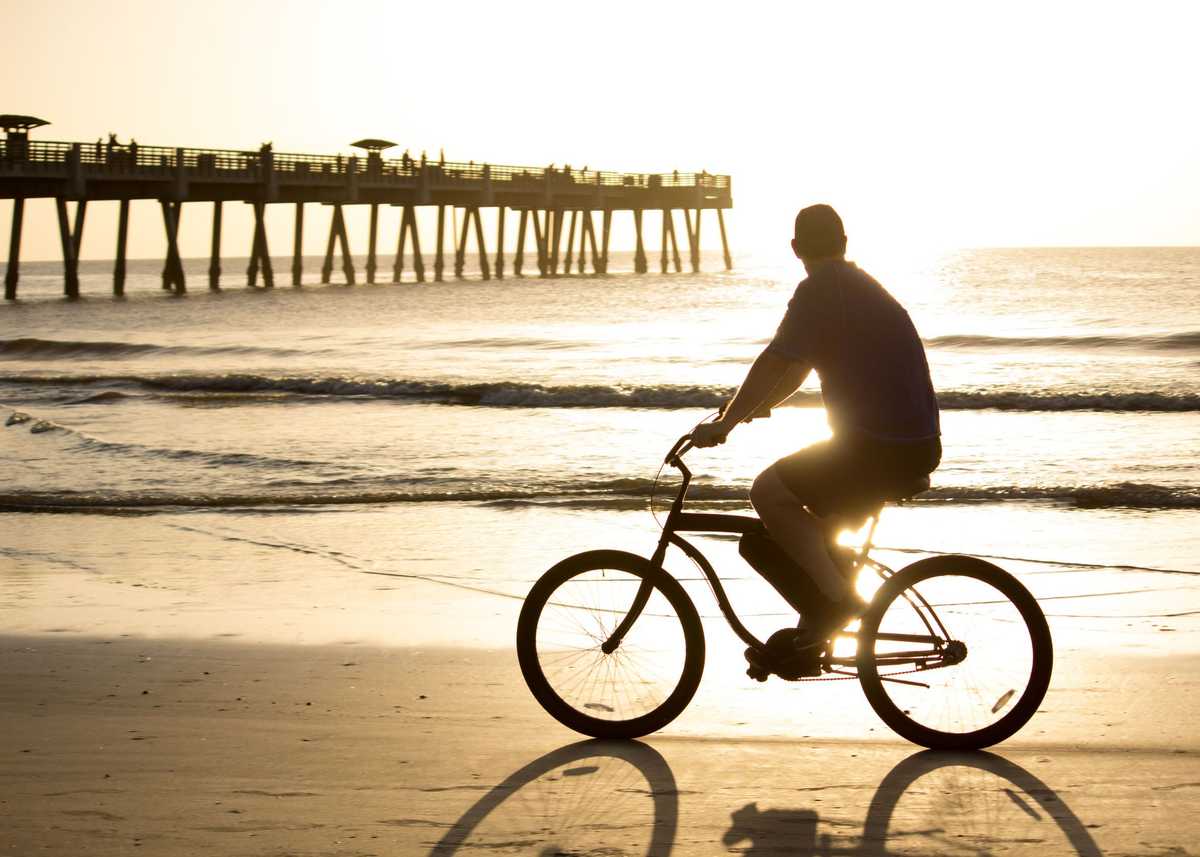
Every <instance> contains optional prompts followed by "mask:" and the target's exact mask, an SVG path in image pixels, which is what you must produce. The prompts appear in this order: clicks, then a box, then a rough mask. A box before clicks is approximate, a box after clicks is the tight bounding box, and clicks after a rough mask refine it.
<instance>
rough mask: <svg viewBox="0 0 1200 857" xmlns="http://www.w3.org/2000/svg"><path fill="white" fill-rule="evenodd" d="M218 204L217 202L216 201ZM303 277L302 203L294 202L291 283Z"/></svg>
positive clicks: (298, 282) (301, 279)
mask: <svg viewBox="0 0 1200 857" xmlns="http://www.w3.org/2000/svg"><path fill="white" fill-rule="evenodd" d="M218 204H219V203H218ZM303 279H304V203H302V202H298V203H296V218H295V223H294V224H293V226H292V285H293V286H298V285H300V283H301V282H303Z"/></svg>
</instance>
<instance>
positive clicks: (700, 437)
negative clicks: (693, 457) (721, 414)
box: [692, 421, 729, 449]
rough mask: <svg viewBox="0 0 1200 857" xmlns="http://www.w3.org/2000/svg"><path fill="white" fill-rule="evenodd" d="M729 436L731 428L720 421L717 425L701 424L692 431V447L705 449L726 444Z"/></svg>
mask: <svg viewBox="0 0 1200 857" xmlns="http://www.w3.org/2000/svg"><path fill="white" fill-rule="evenodd" d="M728 434H729V426H727V425H725V424H724V423H722V422H720V421H718V422H715V423H700V425H698V426H696V427H695V428H694V429H692V446H695V447H698V448H700V449H704V448H705V447H708V446H716V445H717V444H719V443H724V442H725V437H726V435H728Z"/></svg>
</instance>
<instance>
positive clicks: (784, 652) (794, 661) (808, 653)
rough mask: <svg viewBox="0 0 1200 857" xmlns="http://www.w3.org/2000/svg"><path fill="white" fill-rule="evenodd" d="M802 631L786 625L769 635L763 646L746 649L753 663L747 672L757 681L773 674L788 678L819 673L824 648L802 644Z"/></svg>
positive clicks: (748, 659) (747, 659) (796, 678)
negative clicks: (801, 647) (798, 645)
mask: <svg viewBox="0 0 1200 857" xmlns="http://www.w3.org/2000/svg"><path fill="white" fill-rule="evenodd" d="M802 634H803V632H802V631H801V630H800V629H798V628H782V629H780V630H778V631H776V632H775V633H774V634H772V635H771V636H770V637H768V638H767V642H766V644H765V645H764V646H763V647H762V648H749V649H746V652H745V655H746V661H747V662H748V663H749V664H750V666H749V668H748V669H747V670H746V675H748V676H750V678H752V679H754V680H755V681H766V680H767V677H768V676H770V675H777V676H779V677H780V678H782V679H786V680H788V681H796V680H798V679H801V678H812V677H814V676H819V675H820V674H821V661H820V654H821V653H820V650H819V649H817V648H811V647H810V648H807V649H800V648H798V647H797V645H796V643H797V640H798V639H799V638H800V636H801V635H802Z"/></svg>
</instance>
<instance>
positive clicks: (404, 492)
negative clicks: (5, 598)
mask: <svg viewBox="0 0 1200 857" xmlns="http://www.w3.org/2000/svg"><path fill="white" fill-rule="evenodd" d="M375 482H379V483H383V482H388V483H390V484H376V485H372V483H375ZM397 482H400V480H396V479H388V480H372V479H369V478H368V479H353V480H351V479H338V480H332V481H330V482H325V483H322V482H315V483H311V484H297V483H296V482H289V481H281V482H277V483H266V484H263V485H259V486H256V489H255V490H252V491H251V490H247V491H236V490H235V491H221V492H208V493H205V492H188V493H186V494H184V493H178V494H175V493H171V492H159V491H111V492H108V491H94V492H35V491H25V492H7V493H0V511H62V512H71V511H74V512H87V511H104V510H111V511H119V510H123V509H127V510H146V511H153V510H167V509H178V508H238V507H254V508H262V507H284V508H292V507H312V506H345V505H377V504H399V503H481V504H489V505H494V506H514V507H515V506H556V507H563V506H568V507H584V508H596V509H607V510H612V511H617V510H625V509H642V508H645V506H646V503H647V500H648V499H649V497H650V494H651V491H652V487H653V481H652V480H649V479H639V478H612V479H599V480H592V481H583V482H562V483H557V484H556V483H550V484H547V483H542V484H537V485H527V486H521V485H499V484H498V485H494V486H487V485H484V486H480V485H479V483H478V481H475V482H472V483H470V484H468V483H467V482H465V481H464V480H411V481H408V482H407V483H402V484H400V485H397V484H396V483H397ZM748 491H749V485H748V484H694V485H693V486H692V488H691V490H690V491H689V493H688V499H689V501H690V502H692V503H693V504H695V505H699V506H705V505H707V506H710V507H728V506H732V505H738V506H744V505H746V504H747V502H748V501H747V498H748ZM672 493H673V489H672V488H671V487H670V486H669V485H666V486H663V485H660V486H659V489H658V496H659V498H660V500H661V499H663V498H665V497H667V496H669V495H671V494H672ZM1004 501H1021V502H1049V503H1057V504H1064V505H1069V506H1074V507H1076V508H1081V509H1108V508H1133V509H1200V486H1174V487H1173V486H1165V485H1155V484H1145V483H1132V482H1124V483H1118V484H1113V485H1096V486H976V487H973V486H944V487H934V488H933V489H931V490H929V491H927V492H925V493H924V494H922V495H920V497H919V498H918V499H916V500H914V501H912V502H916V503H996V502H1004Z"/></svg>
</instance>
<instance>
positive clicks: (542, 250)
mask: <svg viewBox="0 0 1200 857" xmlns="http://www.w3.org/2000/svg"><path fill="white" fill-rule="evenodd" d="M546 216H547V221H546V223H545V228H544V229H543V228H542V227H543V224H542V218H541V214H540V213H539V212H538V210H537V209H536V208H533V209H530V211H529V217H530V218H531V219H532V220H533V240H534V242H535V243H536V244H537V254H538V255H537V266H538V276H539V277H544V276H546V274H547V268H548V266H549V260H548V258H547V254H546V243H547V242H546V237H547V236H546V233H547V231H549V229H550V223H549V216H550V213H549V212H546Z"/></svg>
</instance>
